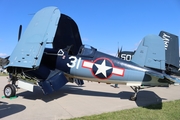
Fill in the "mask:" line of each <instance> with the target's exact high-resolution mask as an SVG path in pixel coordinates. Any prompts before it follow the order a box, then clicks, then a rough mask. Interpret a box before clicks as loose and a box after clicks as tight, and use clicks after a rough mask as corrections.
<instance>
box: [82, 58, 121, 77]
mask: <svg viewBox="0 0 180 120" xmlns="http://www.w3.org/2000/svg"><path fill="white" fill-rule="evenodd" d="M107 64H108V65H107ZM82 67H83V68H88V69H90V70H91V71H92V74H93V75H94V76H95V77H97V78H100V79H107V78H109V77H111V75H112V74H114V75H117V76H124V69H123V68H118V67H115V66H114V64H113V62H112V61H111V60H109V59H108V58H98V59H96V60H94V62H91V61H87V60H84V61H83V63H82ZM95 69H96V70H95ZM107 71H109V72H110V74H107Z"/></svg>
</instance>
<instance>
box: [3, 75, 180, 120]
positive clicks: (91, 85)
mask: <svg viewBox="0 0 180 120" xmlns="http://www.w3.org/2000/svg"><path fill="white" fill-rule="evenodd" d="M6 84H7V78H6V77H0V119H1V120H21V119H23V120H61V119H69V118H74V117H81V116H89V115H93V114H100V113H105V112H112V111H117V110H124V109H130V108H136V107H142V106H144V107H145V106H147V105H149V104H155V103H160V104H162V102H165V101H171V100H177V99H180V92H179V91H180V86H173V85H171V86H170V87H169V88H166V87H153V88H147V89H143V90H141V91H140V92H139V93H138V98H137V101H130V100H129V97H130V96H131V95H132V94H133V90H132V89H131V88H130V87H128V86H125V85H118V88H114V85H109V84H105V83H96V82H88V81H85V85H83V86H81V87H80V86H77V85H76V84H75V83H68V84H67V85H65V86H64V87H63V88H61V89H60V90H59V91H57V92H54V93H53V94H50V95H44V94H43V93H42V91H41V89H40V88H39V87H35V91H34V92H29V91H26V90H23V89H19V90H18V91H17V96H18V97H17V98H12V99H8V98H3V96H4V94H3V89H4V86H5V85H6ZM162 107H163V106H162V105H161V106H159V107H158V108H154V109H162ZM145 108H146V107H145ZM146 109H148V108H146Z"/></svg>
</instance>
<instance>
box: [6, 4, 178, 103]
mask: <svg viewBox="0 0 180 120" xmlns="http://www.w3.org/2000/svg"><path fill="white" fill-rule="evenodd" d="M107 42H108V41H107ZM47 44H52V48H47V47H46V45H47ZM8 61H9V62H8V64H7V65H5V66H4V67H5V68H7V70H8V72H9V73H10V74H11V75H12V76H14V78H16V79H12V84H8V85H6V86H5V88H4V95H5V96H6V97H11V96H14V95H15V94H16V89H15V81H16V80H18V84H19V87H24V88H27V89H31V86H29V83H27V82H25V81H26V80H27V79H30V80H33V81H34V82H33V84H35V85H38V86H39V87H40V88H41V89H42V91H43V92H44V93H45V94H50V93H52V92H53V91H57V90H59V89H60V88H61V87H62V86H64V85H65V84H66V83H67V82H73V81H78V82H77V83H79V84H80V85H82V84H83V80H88V81H95V82H102V83H110V84H124V85H128V86H131V88H132V89H133V90H134V92H135V94H133V95H132V96H131V97H130V99H131V100H136V98H137V93H138V91H139V90H140V89H141V86H162V87H164V86H165V87H167V86H169V84H179V83H180V80H179V79H177V78H175V77H172V76H170V75H168V74H166V73H165V72H164V71H165V49H164V42H163V40H162V38H161V37H159V36H157V35H148V36H145V37H144V38H143V40H142V41H141V43H140V45H139V47H138V48H137V50H136V52H135V54H134V56H133V58H132V60H131V61H129V62H127V61H125V60H122V59H120V58H118V57H114V56H111V55H108V54H105V53H102V52H100V51H98V50H97V49H96V48H94V47H92V46H85V45H83V44H82V42H81V38H80V34H79V31H78V27H77V25H76V23H75V22H74V21H73V20H72V19H71V18H70V17H68V16H67V15H64V14H61V13H60V11H59V9H58V8H57V7H46V8H43V9H41V10H40V11H38V12H37V13H36V14H35V15H34V17H33V18H32V20H31V22H30V23H29V25H28V27H27V28H26V30H25V31H24V33H23V34H22V36H21V37H20V39H19V41H18V42H17V45H16V47H15V49H14V50H13V52H12V54H11V55H10V57H9V58H8Z"/></svg>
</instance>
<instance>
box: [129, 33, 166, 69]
mask: <svg viewBox="0 0 180 120" xmlns="http://www.w3.org/2000/svg"><path fill="white" fill-rule="evenodd" d="M132 62H134V63H136V64H138V65H140V66H146V67H150V68H154V69H160V70H165V50H164V42H163V40H162V38H161V37H159V36H157V35H148V36H146V37H144V38H143V40H142V41H141V43H140V44H139V46H138V48H137V50H136V52H135V54H134V56H133V57H132Z"/></svg>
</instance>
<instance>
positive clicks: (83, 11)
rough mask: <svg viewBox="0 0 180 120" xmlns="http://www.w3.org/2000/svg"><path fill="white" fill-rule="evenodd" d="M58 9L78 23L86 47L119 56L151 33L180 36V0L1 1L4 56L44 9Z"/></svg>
mask: <svg viewBox="0 0 180 120" xmlns="http://www.w3.org/2000/svg"><path fill="white" fill-rule="evenodd" d="M48 6H56V7H58V8H59V10H60V12H61V13H63V14H66V15H68V16H70V17H71V18H72V19H74V21H75V22H76V23H77V25H78V28H79V32H80V35H81V39H82V42H83V44H86V45H91V46H93V47H95V48H97V49H98V50H99V51H101V52H105V53H108V54H111V55H116V53H117V49H118V47H122V49H123V50H126V51H127V50H129V51H133V50H135V49H136V48H137V46H138V44H139V43H140V41H141V40H142V39H143V37H145V36H146V35H148V34H155V35H158V34H159V32H160V31H161V30H164V31H167V32H170V33H173V34H175V35H177V36H180V0H0V57H5V56H8V55H11V53H12V51H13V49H14V48H15V46H16V44H17V41H18V40H17V39H18V29H19V25H22V26H23V29H22V34H23V32H24V30H25V29H26V27H27V25H28V24H29V22H30V21H31V19H32V17H33V15H34V14H35V13H36V12H37V11H38V10H40V9H42V8H44V7H48Z"/></svg>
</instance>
